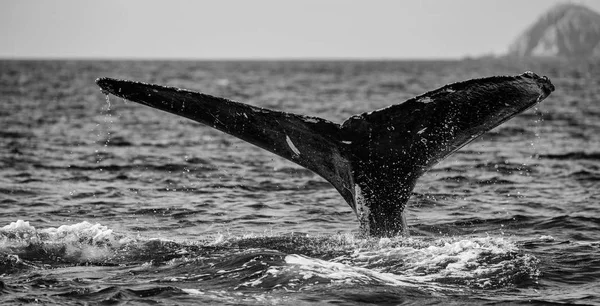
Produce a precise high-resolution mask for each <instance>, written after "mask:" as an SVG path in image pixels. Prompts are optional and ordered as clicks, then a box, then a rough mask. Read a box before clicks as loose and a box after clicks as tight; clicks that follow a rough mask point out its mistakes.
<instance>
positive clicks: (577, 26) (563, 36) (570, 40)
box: [508, 3, 600, 58]
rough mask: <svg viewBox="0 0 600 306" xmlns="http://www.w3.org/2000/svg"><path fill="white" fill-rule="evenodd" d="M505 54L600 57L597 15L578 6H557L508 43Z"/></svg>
mask: <svg viewBox="0 0 600 306" xmlns="http://www.w3.org/2000/svg"><path fill="white" fill-rule="evenodd" d="M508 55H510V56H520V57H529V56H537V57H562V58H590V57H595V58H600V14H598V13H597V12H595V11H593V10H591V9H589V8H587V7H585V6H582V5H579V4H573V3H564V4H560V5H557V6H555V7H553V8H552V9H550V10H549V11H548V12H547V13H546V14H544V15H542V17H540V18H539V19H538V20H537V21H536V22H535V23H534V24H533V25H531V26H530V27H529V28H528V29H527V30H526V31H525V32H524V33H523V34H521V35H520V36H519V37H518V38H517V39H516V40H515V41H514V42H513V43H512V45H511V46H510V47H509V51H508Z"/></svg>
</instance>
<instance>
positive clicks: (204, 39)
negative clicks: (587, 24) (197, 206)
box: [0, 0, 600, 59]
mask: <svg viewBox="0 0 600 306" xmlns="http://www.w3.org/2000/svg"><path fill="white" fill-rule="evenodd" d="M561 2H565V1H559V0H556V1H554V0H451V1H450V0H418V1H408V0H395V1H392V0H390V1H384V0H368V1H367V0H365V1H356V0H298V1H286V0H214V1H204V0H197V1H193V0H169V1H166V0H165V1H157V0H101V1H98V0H94V1H91V0H55V1H44V0H38V1H35V0H0V57H3V58H7V57H8V58H15V57H17V58H24V57H27V58H29V57H38V58H39V57H41V58H73V57H77V58H190V59H195V58H197V59H231V58H240V59H247V58H375V59H377V58H391V59H393V58H400V59H401V58H412V59H414V58H460V57H464V56H468V55H474V56H477V55H482V54H489V53H496V54H499V53H503V52H504V51H506V48H507V46H508V45H509V44H510V43H511V41H512V40H513V39H514V38H515V37H516V36H517V35H518V34H519V33H520V32H522V31H523V30H524V29H525V28H526V27H527V26H529V25H530V24H531V23H533V22H534V21H535V20H536V19H537V17H539V15H540V14H542V13H544V12H545V11H546V10H547V9H549V8H550V7H552V6H553V5H555V4H557V3H561ZM571 2H576V3H582V4H585V5H587V6H588V7H590V8H592V9H594V10H596V11H600V1H598V0H580V1H571Z"/></svg>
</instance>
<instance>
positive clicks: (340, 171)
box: [96, 72, 554, 236]
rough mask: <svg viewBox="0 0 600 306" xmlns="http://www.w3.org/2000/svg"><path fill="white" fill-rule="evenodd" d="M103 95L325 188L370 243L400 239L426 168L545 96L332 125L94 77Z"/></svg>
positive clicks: (454, 87) (514, 89)
mask: <svg viewBox="0 0 600 306" xmlns="http://www.w3.org/2000/svg"><path fill="white" fill-rule="evenodd" d="M96 83H97V84H98V85H99V86H100V87H101V88H102V90H103V92H105V93H112V94H113V95H116V96H119V97H122V98H125V99H127V100H130V101H134V102H138V103H141V104H144V105H147V106H150V107H154V108H158V109H160V110H163V111H167V112H170V113H173V114H177V115H180V116H183V117H186V118H189V119H192V120H195V121H198V122H200V123H203V124H206V125H209V126H211V127H213V128H216V129H218V130H221V131H223V132H225V133H228V134H231V135H233V136H236V137H238V138H241V139H243V140H245V141H247V142H249V143H252V144H254V145H257V146H259V147H261V148H263V149H265V150H268V151H270V152H273V153H275V154H277V155H279V156H282V157H285V158H287V159H289V160H291V161H293V162H295V163H297V164H299V165H301V166H303V167H305V168H308V169H310V170H312V171H314V172H315V173H317V174H319V175H320V176H322V177H323V178H325V179H326V180H327V181H329V182H330V183H331V184H332V185H333V186H334V187H335V188H336V189H337V191H339V193H340V194H341V195H342V197H343V198H344V199H345V200H346V202H348V204H350V206H351V207H352V209H353V210H354V212H355V213H356V215H357V217H358V220H359V221H360V226H361V230H362V231H363V232H364V233H366V234H368V235H372V236H395V235H398V234H401V233H405V232H406V231H407V227H406V218H405V213H404V210H405V206H406V202H407V201H408V199H409V197H410V195H411V192H412V190H413V188H414V186H415V183H416V181H417V179H418V178H419V177H420V176H421V175H423V173H425V172H426V171H427V170H429V169H430V168H431V167H432V166H433V165H435V164H436V163H438V162H439V161H441V160H442V159H444V158H445V157H447V156H448V155H450V154H452V153H453V152H455V151H456V150H458V149H460V148H461V147H462V146H464V145H466V144H467V143H469V142H471V141H473V140H474V139H475V138H477V137H478V136H480V135H482V134H483V133H485V132H486V131H489V130H490V129H492V128H494V127H496V126H498V125H499V124H501V123H503V122H505V121H506V120H508V119H510V118H512V117H514V116H515V115H517V114H518V113H520V112H522V111H524V110H526V109H528V108H530V107H532V106H533V105H535V104H536V103H538V102H540V101H541V100H543V99H544V98H546V97H547V96H548V95H549V94H550V93H551V92H552V91H554V86H553V85H552V83H550V80H548V78H547V77H539V76H537V75H536V74H534V73H532V72H526V73H524V74H522V75H518V76H499V77H490V78H483V79H474V80H469V81H465V82H459V83H454V84H449V85H446V86H444V87H442V88H439V89H436V90H434V91H430V92H428V93H425V94H423V95H420V96H417V97H415V98H412V99H409V100H407V101H405V102H403V103H400V104H395V105H391V106H389V107H386V108H383V109H380V110H376V111H373V112H369V113H364V114H361V115H355V116H352V117H350V118H348V119H347V120H346V121H345V122H344V123H342V124H337V123H333V122H330V121H327V120H324V119H321V118H317V117H309V116H302V115H296V114H291V113H286V112H280V111H273V110H269V109H264V108H259V107H255V106H251V105H247V104H243V103H239V102H234V101H230V100H227V99H224V98H218V97H213V96H210V95H207V94H203V93H198V92H193V91H188V90H183V89H179V88H173V87H164V86H159V85H152V84H144V83H139V82H132V81H124V80H115V79H110V78H100V79H98V80H96Z"/></svg>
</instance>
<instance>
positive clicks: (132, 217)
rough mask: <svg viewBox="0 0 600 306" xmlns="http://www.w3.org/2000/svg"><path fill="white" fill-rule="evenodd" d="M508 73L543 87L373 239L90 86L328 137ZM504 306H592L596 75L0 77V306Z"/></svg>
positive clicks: (184, 66)
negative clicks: (235, 106)
mask: <svg viewBox="0 0 600 306" xmlns="http://www.w3.org/2000/svg"><path fill="white" fill-rule="evenodd" d="M527 70H531V71H533V72H535V73H537V74H539V75H546V76H548V77H549V78H550V79H551V80H552V82H553V83H554V85H555V86H556V91H555V92H554V93H553V94H552V95H550V97H548V98H547V99H546V100H544V101H543V102H542V103H541V104H539V105H538V106H537V107H535V108H532V109H530V110H528V111H526V112H525V113H523V114H521V115H518V116H517V117H515V118H513V119H512V120H510V121H508V122H506V123H505V124H503V125H501V126H500V127H497V128H495V129H494V130H492V131H490V132H489V133H487V134H485V135H484V136H482V137H481V138H479V139H478V140H476V141H474V142H472V143H471V144H469V145H467V146H465V147H464V148H463V149H461V150H459V151H458V152H456V153H455V154H453V155H452V156H450V157H449V158H447V159H446V160H444V161H443V162H441V163H440V164H438V165H437V166H435V167H434V168H433V169H432V170H431V171H429V172H428V173H427V174H425V175H424V176H423V177H422V178H421V179H420V180H419V181H418V183H417V186H416V188H415V190H414V193H413V196H412V198H411V200H410V202H409V204H408V208H407V210H408V223H409V226H410V234H411V236H410V237H397V238H383V239H379V238H364V237H361V236H360V235H358V233H359V232H358V221H357V220H356V216H355V215H354V213H353V211H352V209H351V208H350V207H349V206H348V205H347V204H346V203H345V202H344V200H343V199H342V197H341V196H340V195H339V194H338V193H337V192H336V191H335V190H334V188H333V187H332V186H331V185H330V184H329V183H327V182H326V181H325V180H324V179H322V178H320V177H319V176H317V175H316V174H314V173H312V172H310V171H308V170H306V169H303V168H302V167H300V166H297V165H296V164H293V163H291V162H289V161H287V160H284V159H282V158H280V157H278V156H276V155H273V154H271V153H269V152H267V151H264V150H262V149H259V148H257V147H254V146H252V145H250V144H247V143H245V142H243V141H241V140H238V139H236V138H234V137H231V136H228V135H226V134H223V133H221V132H219V131H216V130H213V129H211V128H209V127H206V126H203V125H201V124H199V123H196V122H193V121H191V120H187V119H184V118H181V117H177V116H175V115H171V114H167V113H164V112H161V111H158V110H155V109H152V108H149V107H146V106H143V105H139V104H136V103H133V102H128V101H124V100H122V99H120V98H116V97H114V96H111V97H108V98H107V97H106V96H105V95H104V94H102V93H101V92H100V90H99V88H98V87H97V86H96V85H95V83H94V80H95V79H96V78H98V77H114V78H123V79H131V80H136V81H143V82H149V83H158V84H164V85H170V86H177V87H182V88H187V89H191V90H198V91H202V92H205V93H209V94H212V95H216V96H223V97H226V98H229V99H233V100H236V101H240V102H245V103H249V104H253V105H257V106H261V107H267V108H272V109H278V110H284V111H290V112H295V113H300V114H306V115H312V116H319V117H322V118H325V119H329V120H332V121H335V122H339V123H341V122H342V121H344V120H345V119H346V118H347V117H349V116H351V115H353V114H358V113H362V112H366V111H371V110H374V109H378V108H383V107H386V106H388V105H390V104H396V103H401V102H403V101H405V100H407V99H409V98H411V97H413V96H415V95H419V94H421V93H424V92H426V91H429V90H433V89H436V88H438V87H440V86H443V85H445V84H447V83H452V82H457V81H463V80H467V79H471V78H477V77H485V76H492V75H514V74H521V73H523V72H524V71H527ZM484 102H485V101H482V103H484ZM507 302H509V303H515V304H517V303H531V302H533V303H539V304H545V303H574V304H596V305H600V62H561V61H517V60H464V61H429V62H428V61H424V62H414V61H405V62H401V61H383V62H374V61H372V62H360V61H351V62H342V61H340V62H335V61H313V62H303V61H293V62H277V61H271V62H258V61H257V62H194V61H189V62H183V61H162V62H157V61H16V60H14V61H13V60H11V61H7V60H4V61H0V304H2V305H15V304H19V305H20V304H27V303H41V304H56V305H81V304H89V303H91V304H96V303H98V304H108V305H113V304H146V303H157V304H162V305H186V304H187V305H196V304H200V303H206V304H229V305H240V304H242V305H310V304H335V305H358V304H368V303H375V304H381V305H395V304H416V305H427V304H442V305H451V304H455V305H464V304H474V305H480V304H495V303H507Z"/></svg>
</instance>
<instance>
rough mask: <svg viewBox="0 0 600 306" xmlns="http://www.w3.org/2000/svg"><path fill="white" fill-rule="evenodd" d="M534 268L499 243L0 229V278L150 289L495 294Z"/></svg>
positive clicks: (76, 227)
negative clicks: (327, 288)
mask: <svg viewBox="0 0 600 306" xmlns="http://www.w3.org/2000/svg"><path fill="white" fill-rule="evenodd" d="M537 264H538V260H537V259H536V258H535V257H533V256H531V255H528V254H523V253H522V252H520V251H519V250H518V248H517V246H516V244H515V243H514V242H512V241H511V240H509V239H506V238H504V237H479V238H465V237H456V238H448V237H445V238H425V237H415V238H402V237H397V238H391V239H390V238H381V239H377V238H361V237H358V236H354V235H349V234H346V235H331V236H314V237H311V236H308V235H244V236H231V235H230V236H226V235H218V236H215V237H205V238H204V240H199V241H170V240H164V239H155V238H144V237H139V236H131V235H128V234H123V233H116V232H114V231H113V230H112V229H110V228H108V227H106V226H103V225H101V224H97V223H96V224H92V223H89V222H81V223H76V224H73V225H62V226H59V227H58V228H53V227H50V228H44V229H36V228H35V227H33V226H32V225H30V223H29V222H26V221H22V220H18V221H16V222H12V223H11V224H9V225H7V226H4V227H2V228H0V273H11V274H14V273H18V272H20V271H27V270H32V269H33V270H38V269H53V268H59V267H65V266H71V267H76V266H81V265H86V266H90V265H91V266H115V267H119V266H123V265H126V266H132V267H134V269H132V270H130V271H129V272H128V273H133V274H135V275H138V276H139V277H146V278H150V279H152V281H154V282H160V283H164V282H166V283H180V282H190V281H194V282H200V283H203V284H205V285H208V286H217V285H218V286H229V287H235V288H236V289H252V288H259V289H269V290H272V289H284V290H293V291H296V290H305V289H308V288H312V287H314V286H317V287H319V286H322V285H324V284H326V285H335V286H349V285H370V286H392V287H402V288H412V287H418V288H420V290H430V291H432V292H433V291H436V290H438V291H439V290H442V289H441V288H443V290H453V289H452V288H453V287H454V286H457V285H460V286H469V287H472V288H498V287H505V286H515V285H523V284H528V283H531V282H535V280H536V279H537V277H538V275H539V271H538V269H537Z"/></svg>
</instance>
